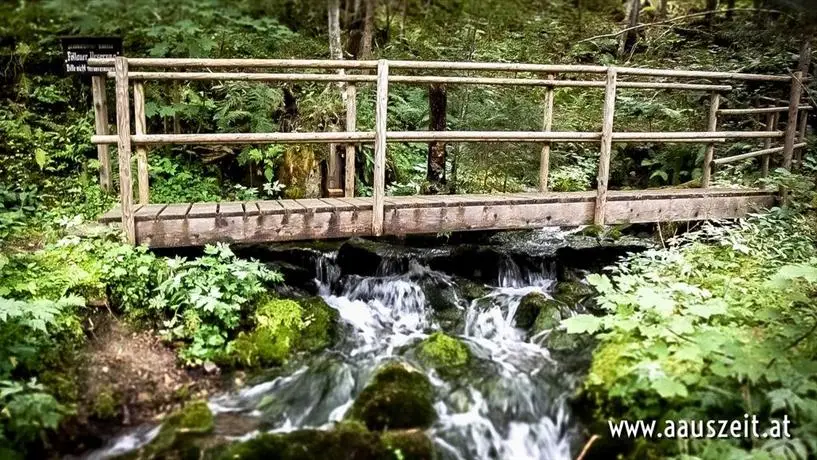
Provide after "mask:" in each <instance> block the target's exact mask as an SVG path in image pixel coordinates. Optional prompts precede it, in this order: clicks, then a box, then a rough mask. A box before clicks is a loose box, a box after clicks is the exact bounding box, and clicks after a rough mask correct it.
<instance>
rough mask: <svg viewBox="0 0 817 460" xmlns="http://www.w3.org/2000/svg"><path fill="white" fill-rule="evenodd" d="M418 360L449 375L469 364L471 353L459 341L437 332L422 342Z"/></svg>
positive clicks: (418, 350) (418, 351)
mask: <svg viewBox="0 0 817 460" xmlns="http://www.w3.org/2000/svg"><path fill="white" fill-rule="evenodd" d="M417 358H418V359H419V360H420V361H421V362H422V363H423V364H425V365H427V366H430V367H433V368H435V369H437V370H438V371H441V372H446V373H447V372H452V371H456V370H457V369H460V368H462V367H463V366H465V365H466V364H468V361H469V360H470V359H471V351H470V350H469V349H468V347H467V346H466V345H465V344H464V343H462V342H461V341H460V340H459V339H456V338H454V337H451V336H448V335H446V334H445V333H443V332H435V333H433V334H431V335H430V336H429V337H427V338H426V339H424V340H423V341H422V342H420V346H419V347H418V348H417Z"/></svg>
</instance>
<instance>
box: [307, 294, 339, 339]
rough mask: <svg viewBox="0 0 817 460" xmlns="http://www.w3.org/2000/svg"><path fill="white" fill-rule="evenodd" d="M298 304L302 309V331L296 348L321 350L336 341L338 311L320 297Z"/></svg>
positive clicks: (309, 298) (310, 298)
mask: <svg viewBox="0 0 817 460" xmlns="http://www.w3.org/2000/svg"><path fill="white" fill-rule="evenodd" d="M298 303H299V304H300V305H301V308H302V309H303V329H301V333H300V337H299V339H298V343H297V348H298V349H299V350H304V351H318V350H323V349H324V348H328V347H330V346H332V345H334V343H335V340H337V331H338V318H339V315H338V311H337V310H335V309H334V308H332V307H330V306H329V305H327V304H326V302H325V301H324V300H323V299H322V298H320V297H317V296H316V297H307V298H305V299H300V300H299V301H298Z"/></svg>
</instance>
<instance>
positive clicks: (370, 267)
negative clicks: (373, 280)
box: [337, 238, 384, 276]
mask: <svg viewBox="0 0 817 460" xmlns="http://www.w3.org/2000/svg"><path fill="white" fill-rule="evenodd" d="M382 246H383V245H381V244H378V243H375V242H374V241H369V240H364V239H363V238H352V239H350V240H349V241H346V242H345V243H343V245H342V246H341V247H340V249H338V257H337V262H338V266H339V267H340V270H341V273H343V274H344V275H349V274H353V275H361V276H374V275H375V274H377V269H378V267H379V266H380V263H381V262H382V261H383V259H384V254H383V249H382Z"/></svg>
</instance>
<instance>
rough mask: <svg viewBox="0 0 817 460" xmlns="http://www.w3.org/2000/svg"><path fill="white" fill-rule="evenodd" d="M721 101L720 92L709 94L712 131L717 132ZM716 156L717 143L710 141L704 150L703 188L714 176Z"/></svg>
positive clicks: (709, 128) (708, 124)
mask: <svg viewBox="0 0 817 460" xmlns="http://www.w3.org/2000/svg"><path fill="white" fill-rule="evenodd" d="M720 102H721V96H720V94H718V93H715V92H713V93H712V94H711V95H710V96H709V118H708V120H707V124H706V129H707V130H708V131H710V132H716V131H717V130H718V106H719V105H720ZM714 157H715V143H713V142H710V143H709V144H707V146H706V151H705V152H704V164H703V171H702V174H701V187H702V188H707V187H709V182H710V180H711V178H712V159H713V158H714Z"/></svg>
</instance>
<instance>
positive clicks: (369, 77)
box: [88, 57, 811, 242]
mask: <svg viewBox="0 0 817 460" xmlns="http://www.w3.org/2000/svg"><path fill="white" fill-rule="evenodd" d="M88 63H89V65H94V66H103V67H107V66H110V67H112V69H113V71H111V72H109V73H108V74H107V75H108V76H110V77H113V78H114V79H115V81H116V113H117V123H118V130H117V134H116V135H108V134H107V132H106V129H105V126H104V125H105V123H104V121H105V120H101V117H103V116H104V113H105V111H106V107H105V106H104V99H105V98H104V78H105V75H102V76H96V77H94V78H95V90H94V92H93V95H94V103H95V115H96V117H97V120H96V127H97V132H96V135H94V136H92V138H91V141H92V143H94V144H96V145H98V146H100V148H99V149H98V152H100V153H99V155H100V156H102V154H103V153H106V152H107V150H106V149H105V148H103V147H104V146H107V145H109V144H117V146H118V149H119V151H120V152H122V154H120V161H119V176H120V193H121V207H122V222H123V227H124V229H125V235H126V237H127V239H128V241H131V242H134V241H136V235H135V227H134V213H133V209H134V207H133V202H132V199H133V196H132V195H133V190H132V188H133V185H132V184H131V179H130V177H131V171H130V161H129V159H130V152H131V147H132V146H135V149H136V156H137V160H138V172H139V174H138V185H139V187H138V190H139V195H138V196H139V202H140V204H147V203H148V202H149V196H148V174H147V150H146V146H148V145H170V144H227V145H239V144H286V143H329V144H345V145H346V147H345V148H346V156H347V158H346V168H347V178H346V181H345V184H344V190H345V194H346V196H353V194H354V186H355V184H354V177H353V176H354V160H355V145H356V144H361V143H370V144H371V143H373V144H374V177H373V191H372V194H373V196H372V200H373V202H372V209H373V212H372V234H373V235H375V236H377V235H381V234H382V232H383V222H384V218H385V216H384V210H385V208H384V202H385V169H386V164H385V162H386V146H387V145H388V143H394V142H406V143H411V142H418V143H419V142H422V143H426V142H433V141H448V142H532V143H541V144H542V145H543V150H542V154H541V156H540V161H541V165H540V190H541V191H542V192H546V190H547V175H548V170H549V164H548V163H549V154H550V145H551V143H552V142H578V143H585V142H593V143H600V145H601V153H600V157H599V165H598V175H597V183H598V186H597V189H596V203H595V213H594V221H595V223H596V224H599V225H603V224H604V223H605V222H604V220H605V215H606V204H607V185H608V179H609V168H610V157H611V154H612V145H613V144H614V143H616V142H662V143H703V144H707V149H706V154H705V159H704V165H703V177H702V187H708V186H709V182H710V180H711V174H712V168H713V167H714V166H715V165H720V164H725V163H730V162H733V161H739V160H742V159H747V158H753V157H757V156H762V157H763V158H764V163H763V165H764V170H767V169H768V160H769V157H770V155H771V154H773V153H778V152H781V151H782V152H784V162H783V163H784V167H788V166H790V164H791V152H792V151H793V150H794V149H800V148H802V147H803V146H805V145H806V144H805V142H803V141H802V140H803V139H804V134H803V133H804V131H805V123H804V121H803V120H804V118H802V117H801V118H800V122H799V123H797V121H796V120H797V116H796V114H797V113H798V112H799V111H805V110H811V107H810V106H808V105H799V104H796V103H795V102H796V101H799V97H800V91H799V90H800V85H801V82H802V81H803V78H801V77H802V75H799V73H795V74H794V75H793V76H789V75H785V76H784V75H760V74H750V73H732V72H708V71H696V70H670V69H646V68H633V67H617V66H586V65H553V64H521V63H487V62H441V61H433V62H425V61H401V60H396V61H389V60H379V61H345V60H326V59H311V60H308V59H307V60H305V59H153V58H126V57H117V58H115V59H89V61H88ZM151 67H152V68H163V69H173V71H170V72H160V71H130V70H129V69H131V68H151ZM211 68H212V69H229V68H238V69H296V68H300V69H319V70H338V73H326V72H324V73H307V72H303V71H301V72H290V73H280V72H278V73H270V72H263V71H261V72H252V71H249V72H248V71H233V72H230V71H218V72H210V71H205V70H209V69H211ZM177 69H202V70H201V71H178V70H177ZM371 69H376V74H367V73H365V71H366V70H371ZM343 70H350V71H354V70H359V71H364V72H363V73H354V72H352V73H346V72H343ZM393 70H409V71H411V70H430V71H434V70H436V71H441V72H447V71H484V72H522V73H533V74H536V75H534V76H532V77H531V78H522V77H519V76H513V77H507V78H506V77H481V76H456V75H393V74H390V72H391V71H393ZM567 73H570V74H598V75H605V80H598V79H592V78H591V79H589V80H582V79H576V80H568V79H557V78H556V77H557V76H558V75H560V74H567ZM545 75H546V78H542V77H543V76H545ZM622 76H632V77H652V78H662V79H663V78H679V79H684V78H694V79H703V80H738V81H766V82H786V83H790V84H791V85H792V90H791V97H790V100H791V101H792V102H791V104H790V105H789V106H788V107H759V108H744V109H720V108H719V104H720V93H722V92H728V91H731V90H732V86H730V85H723V84H710V83H697V82H689V83H687V82H672V81H669V82H668V81H623V80H621V77H622ZM131 80H132V81H133V85H134V115H135V131H136V132H135V133H131V132H130V121H129V120H130V113H129V112H130V106H129V94H128V89H129V86H130V83H131ZM161 80H192V81H213V80H219V81H225V80H234V81H259V82H266V81H270V82H271V81H280V82H293V81H313V82H342V83H345V85H342V88H343V89H342V91H343V95H344V97H345V100H346V131H338V132H333V131H330V132H307V133H301V132H289V133H280V132H279V133H200V134H148V133H147V123H146V119H145V114H144V113H145V112H144V111H145V98H144V94H145V93H144V86H143V85H144V83H143V82H145V81H161ZM367 83H372V84H376V100H375V114H376V116H375V127H374V131H365V132H361V131H356V128H357V123H356V113H357V107H356V104H357V101H356V98H357V86H356V85H357V84H367ZM390 83H394V84H419V85H427V84H470V85H509V86H531V87H544V88H545V89H546V91H545V116H544V121H543V129H542V130H541V131H388V130H387V123H386V121H387V118H388V89H389V84H390ZM562 87H585V88H604V89H605V97H604V107H603V116H602V127H601V131H600V132H592V131H591V132H579V131H563V132H559V131H552V130H551V128H552V121H553V95H554V91H555V89H556V88H562ZM627 88H629V89H654V90H681V91H706V92H709V93H710V97H711V99H710V110H709V119H708V124H707V130H706V131H701V132H698V131H690V132H615V130H614V123H613V122H614V119H615V101H616V93H617V91H618V90H619V89H627ZM785 111H789V119H790V120H795V121H794V122H790V123H789V125H787V126H786V130H785V132H784V131H779V130H777V127H776V123H774V124H771V123H767V126H766V130H765V131H718V130H717V124H718V116H719V115H739V114H761V113H766V114H769V115H775V116H776V115H778V114H779V113H782V112H785ZM792 112H793V113H794V114H795V116H794V118H792V116H791V114H792ZM794 123H797V126H793V124H794ZM795 136H797V139H798V141H799V143H797V144H793V139H794V138H795ZM780 138H784V139H785V142H784V146H783V147H774V148H772V147H771V142H772V140H773V139H780ZM733 139H765V140H766V142H765V146H766V148H764V149H763V150H759V151H756V152H749V153H745V154H741V155H735V156H732V157H728V158H719V159H717V160H716V159H714V158H713V157H714V150H715V144H717V143H722V142H726V141H728V140H733ZM102 160H103V159H102V158H101V164H103V165H104V164H105V163H104V162H102ZM103 173H104V174H103ZM349 173H351V176H352V177H351V180H350V178H349V177H348V176H349ZM100 177H101V178H102V179H104V178H105V177H109V172H105V171H102V170H101V171H100ZM103 186H104V183H103Z"/></svg>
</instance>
